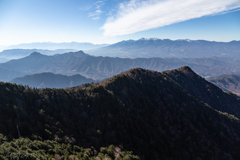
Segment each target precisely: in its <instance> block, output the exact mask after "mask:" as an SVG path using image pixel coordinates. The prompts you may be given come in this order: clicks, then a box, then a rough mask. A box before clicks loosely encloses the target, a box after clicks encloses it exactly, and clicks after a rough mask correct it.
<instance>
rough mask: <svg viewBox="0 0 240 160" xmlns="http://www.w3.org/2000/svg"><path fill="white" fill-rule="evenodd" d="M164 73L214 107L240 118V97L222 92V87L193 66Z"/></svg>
mask: <svg viewBox="0 0 240 160" xmlns="http://www.w3.org/2000/svg"><path fill="white" fill-rule="evenodd" d="M163 74H165V75H166V76H168V77H170V78H171V79H173V80H174V81H175V82H177V83H178V84H179V85H180V86H181V87H183V88H184V89H185V90H186V91H187V92H188V93H190V94H191V95H193V96H194V97H196V98H197V99H198V100H200V101H203V102H204V103H207V104H208V105H210V106H211V107H212V108H214V109H217V110H219V111H222V112H227V113H230V114H233V115H235V116H236V117H238V118H240V107H239V104H240V97H237V96H234V95H233V94H231V93H229V94H227V93H224V92H222V90H221V89H220V88H218V87H216V86H215V85H213V84H212V83H210V82H208V81H206V80H205V79H204V78H202V77H200V76H198V75H197V74H196V73H194V72H193V71H192V70H191V68H189V67H187V66H185V67H181V68H179V69H176V70H170V71H165V72H163Z"/></svg>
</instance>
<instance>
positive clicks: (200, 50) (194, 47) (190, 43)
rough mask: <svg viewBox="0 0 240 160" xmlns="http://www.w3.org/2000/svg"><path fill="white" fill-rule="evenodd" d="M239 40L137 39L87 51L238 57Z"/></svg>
mask: <svg viewBox="0 0 240 160" xmlns="http://www.w3.org/2000/svg"><path fill="white" fill-rule="evenodd" d="M239 46H240V41H231V42H216V41H206V40H170V39H152V38H150V39H145V38H142V39H139V40H126V41H121V42H118V43H115V44H112V45H109V46H107V47H103V48H99V49H96V50H90V51H88V52H89V53H90V54H93V55H95V56H99V55H104V56H110V57H121V58H151V57H161V58H173V57H175V58H208V57H214V56H218V57H226V56H229V57H238V58H239V49H240V47H239Z"/></svg>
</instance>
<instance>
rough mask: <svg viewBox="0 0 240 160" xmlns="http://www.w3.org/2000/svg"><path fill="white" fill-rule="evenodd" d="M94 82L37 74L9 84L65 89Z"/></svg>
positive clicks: (87, 79)
mask: <svg viewBox="0 0 240 160" xmlns="http://www.w3.org/2000/svg"><path fill="white" fill-rule="evenodd" d="M90 82H95V81H94V80H93V79H90V78H86V77H84V76H81V75H79V74H78V75H73V76H65V75H60V74H53V73H39V74H33V75H27V76H24V77H19V78H14V79H13V80H11V81H10V83H16V84H21V85H28V86H29V87H35V88H66V87H73V86H78V85H82V84H84V83H90Z"/></svg>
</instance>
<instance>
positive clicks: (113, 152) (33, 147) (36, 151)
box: [0, 134, 139, 160]
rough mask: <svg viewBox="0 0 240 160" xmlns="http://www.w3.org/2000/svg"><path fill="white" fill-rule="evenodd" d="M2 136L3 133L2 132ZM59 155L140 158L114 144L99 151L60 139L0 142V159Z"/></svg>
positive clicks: (89, 158) (90, 158)
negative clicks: (63, 141)
mask: <svg viewBox="0 0 240 160" xmlns="http://www.w3.org/2000/svg"><path fill="white" fill-rule="evenodd" d="M1 136H2V134H0V137H1ZM106 151H107V152H106ZM57 157H64V158H65V159H74V158H75V159H84V160H95V159H96V157H100V158H105V157H110V158H111V159H118V160H123V159H124V158H125V157H129V160H139V157H137V156H134V155H133V154H132V152H128V151H127V152H124V151H123V152H122V151H121V150H119V148H118V147H115V146H113V145H110V146H109V147H105V148H101V149H100V152H97V151H96V150H95V149H94V148H93V147H91V148H87V149H84V148H82V147H78V146H76V145H73V144H70V143H68V144H66V143H61V140H59V139H55V140H52V141H50V140H45V141H39V140H30V139H29V138H19V139H14V140H13V141H11V142H7V141H4V143H1V144H0V159H11V160H34V159H40V160H45V159H58V158H57Z"/></svg>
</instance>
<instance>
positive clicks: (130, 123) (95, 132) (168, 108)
mask: <svg viewBox="0 0 240 160" xmlns="http://www.w3.org/2000/svg"><path fill="white" fill-rule="evenodd" d="M178 75H179V76H178ZM188 76H190V77H191V76H192V77H191V78H189V77H188ZM177 78H178V79H177ZM188 79H189V81H191V83H189V84H187V85H183V84H184V83H181V82H183V81H186V80H188ZM195 80H198V81H195ZM194 83H196V85H195V86H198V85H197V83H199V84H205V83H207V84H208V83H209V82H207V81H206V80H205V79H203V78H199V77H198V75H197V74H195V73H193V72H192V71H191V70H190V69H189V68H188V67H182V68H181V69H178V70H173V71H167V72H162V73H160V72H156V71H151V70H145V69H141V68H136V69H131V70H128V71H126V72H123V73H121V74H119V75H116V76H114V77H111V78H109V79H107V80H104V81H103V82H98V83H94V84H84V85H81V86H78V87H72V88H67V89H31V88H29V87H26V86H21V85H14V84H10V83H2V82H0V91H1V93H2V94H3V95H4V96H0V106H1V107H0V116H2V117H4V118H2V119H0V127H1V132H2V133H3V134H4V135H7V136H8V138H9V139H10V140H11V139H13V138H16V137H17V136H18V131H17V129H16V127H15V125H16V124H17V125H18V127H19V131H20V132H21V136H23V137H40V138H42V139H43V140H54V139H55V138H56V137H57V138H58V139H59V138H62V139H63V140H65V142H68V143H70V142H71V140H73V139H74V143H75V144H76V145H79V146H81V147H84V148H88V147H91V146H94V148H96V150H99V148H100V147H102V146H109V144H113V145H115V146H122V148H124V149H126V150H131V151H133V153H134V154H137V155H138V156H139V157H140V158H141V159H143V160H144V159H156V160H157V159H200V158H201V159H208V158H210V159H221V158H222V159H239V158H240V157H239V151H240V145H239V144H240V143H239V142H240V139H239V137H240V131H239V127H240V121H239V109H240V103H239V97H237V96H234V95H231V94H230V95H229V97H231V98H230V99H229V100H230V101H231V104H235V103H236V105H237V106H235V107H230V108H229V111H231V112H232V113H234V115H231V114H230V113H229V112H225V111H224V110H218V109H217V108H216V106H211V105H207V104H206V101H205V100H206V99H202V100H203V101H201V99H200V97H201V95H202V94H203V93H205V92H203V91H204V90H205V91H206V90H208V89H209V87H207V86H205V85H203V86H202V87H203V88H204V89H202V90H200V92H201V94H195V95H192V94H191V93H190V92H191V90H189V88H187V87H188V85H190V84H194ZM209 85H210V88H211V87H213V86H214V85H213V84H211V83H209ZM214 87H216V86H214ZM194 88H196V87H194ZM214 90H216V89H214V88H213V89H212V91H214ZM216 91H217V93H215V92H214V94H212V95H215V96H216V98H217V96H219V95H221V94H224V95H225V94H226V93H224V92H222V90H221V89H218V90H216ZM210 93H212V92H207V94H209V95H210ZM223 100H224V99H223ZM228 102H229V101H228ZM216 103H221V102H218V101H217V102H216ZM209 104H210V103H209ZM13 106H14V107H13ZM236 108H237V109H238V110H236ZM220 109H221V108H220ZM33 135H35V136H33ZM33 140H34V138H33ZM47 153H48V152H47ZM49 154H50V153H49ZM52 154H56V152H55V151H52V152H51V154H50V155H52Z"/></svg>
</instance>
